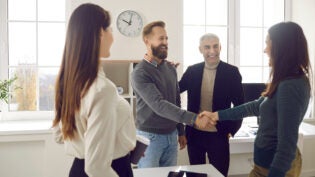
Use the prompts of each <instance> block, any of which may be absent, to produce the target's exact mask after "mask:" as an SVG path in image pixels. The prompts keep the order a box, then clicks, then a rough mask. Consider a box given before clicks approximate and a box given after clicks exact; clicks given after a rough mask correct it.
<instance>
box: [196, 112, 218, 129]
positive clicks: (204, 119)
mask: <svg viewBox="0 0 315 177" xmlns="http://www.w3.org/2000/svg"><path fill="white" fill-rule="evenodd" d="M218 120H219V115H218V112H209V111H203V112H201V113H200V114H198V116H197V119H196V121H195V125H196V126H197V127H198V128H201V129H208V128H211V127H213V126H215V125H216V124H217V121H218Z"/></svg>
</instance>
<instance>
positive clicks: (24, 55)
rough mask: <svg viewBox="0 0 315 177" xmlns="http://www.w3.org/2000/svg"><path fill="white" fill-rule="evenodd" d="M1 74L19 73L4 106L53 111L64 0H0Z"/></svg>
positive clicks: (61, 50) (63, 21) (63, 27)
mask: <svg viewBox="0 0 315 177" xmlns="http://www.w3.org/2000/svg"><path fill="white" fill-rule="evenodd" d="M0 3H1V6H0V11H1V12H0V19H1V22H0V25H1V27H0V36H1V40H2V39H4V41H3V42H4V45H1V48H0V49H1V51H4V52H2V53H1V54H0V57H1V60H2V61H1V65H0V69H1V73H0V78H1V79H4V78H8V77H10V78H12V77H14V76H17V77H18V80H17V81H16V82H15V84H16V85H17V86H19V87H21V89H15V90H11V92H12V95H13V96H12V98H11V99H10V101H9V104H8V106H7V107H6V108H5V109H6V110H9V111H10V112H20V111H52V110H53V108H54V85H55V78H56V75H57V73H58V70H59V65H60V63H61V57H62V52H63V47H64V38H65V6H66V4H65V1H64V0H54V1H50V0H0Z"/></svg>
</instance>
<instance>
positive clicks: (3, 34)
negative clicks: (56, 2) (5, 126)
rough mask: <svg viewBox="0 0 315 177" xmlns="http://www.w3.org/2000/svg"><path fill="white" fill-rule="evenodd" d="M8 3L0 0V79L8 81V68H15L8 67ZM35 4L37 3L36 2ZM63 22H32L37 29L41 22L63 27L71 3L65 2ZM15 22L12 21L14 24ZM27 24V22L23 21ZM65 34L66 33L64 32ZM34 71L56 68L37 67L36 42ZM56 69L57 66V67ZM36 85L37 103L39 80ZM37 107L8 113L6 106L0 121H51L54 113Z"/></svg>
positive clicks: (6, 0) (37, 20)
mask: <svg viewBox="0 0 315 177" xmlns="http://www.w3.org/2000/svg"><path fill="white" fill-rule="evenodd" d="M8 1H9V0H0V38H1V43H0V79H1V80H2V79H8V78H9V75H10V71H9V70H10V68H11V69H13V68H16V66H12V67H10V66H9V31H8V29H9V28H8V26H9V20H8ZM36 3H38V1H37V0H36ZM64 3H65V12H64V13H65V21H64V22H61V21H54V20H48V21H41V20H39V19H38V17H36V20H35V21H34V22H35V23H36V27H37V28H38V24H39V23H41V22H45V23H46V22H47V23H64V25H65V27H66V24H67V17H68V16H69V8H70V7H71V2H70V1H69V2H68V1H65V2H64ZM36 10H37V11H38V6H36ZM14 21H15V20H12V22H14ZM20 21H24V20H18V21H17V22H20ZM25 21H26V22H28V21H27V20H25ZM65 30H66V28H65ZM65 32H66V31H65ZM38 35H39V32H38V29H37V30H36V38H38ZM36 62H37V63H36V70H37V71H39V70H40V69H42V68H47V67H49V68H55V67H56V66H39V64H38V40H37V41H36ZM57 67H58V66H57ZM37 73H38V74H39V72H37ZM36 82H37V85H36V87H37V88H36V89H37V94H36V100H37V102H38V101H39V98H40V97H39V78H38V79H37V80H36ZM38 109H39V105H37V110H36V111H11V112H10V111H8V106H7V105H6V107H5V108H3V112H2V113H1V114H2V116H1V119H0V121H16V120H19V121H24V120H52V119H53V117H54V111H53V110H52V111H41V110H38Z"/></svg>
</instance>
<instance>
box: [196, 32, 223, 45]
mask: <svg viewBox="0 0 315 177" xmlns="http://www.w3.org/2000/svg"><path fill="white" fill-rule="evenodd" d="M206 39H217V40H218V41H219V43H220V38H219V37H218V36H217V35H216V34H213V33H206V34H204V35H202V36H201V37H200V44H201V43H202V41H204V40H206Z"/></svg>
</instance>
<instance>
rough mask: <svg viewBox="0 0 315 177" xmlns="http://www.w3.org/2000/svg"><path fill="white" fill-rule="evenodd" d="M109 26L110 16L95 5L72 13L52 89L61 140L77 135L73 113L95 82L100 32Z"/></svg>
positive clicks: (83, 5) (54, 124)
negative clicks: (61, 135)
mask: <svg viewBox="0 0 315 177" xmlns="http://www.w3.org/2000/svg"><path fill="white" fill-rule="evenodd" d="M109 25H110V15H109V13H108V12H107V11H106V10H104V9H103V8H101V7H100V6H98V5H94V4H90V3H87V4H82V5H80V6H79V7H77V8H76V9H75V10H74V12H73V13H72V15H71V17H70V20H69V24H68V30H67V35H66V41H65V48H64V52H63V57H62V63H61V67H60V70H59V74H58V76H57V79H56V86H55V87H56V88H55V91H56V93H55V111H56V114H55V119H54V121H53V126H56V125H57V124H58V123H59V122H60V121H61V123H62V133H63V136H64V139H73V138H74V135H75V132H76V125H75V112H77V111H79V110H80V105H81V98H82V97H83V96H84V95H85V94H86V92H87V90H88V89H89V88H90V86H91V85H92V83H93V81H94V80H95V79H96V76H97V72H98V68H99V58H100V34H101V29H104V30H106V28H107V27H108V26H109Z"/></svg>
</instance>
